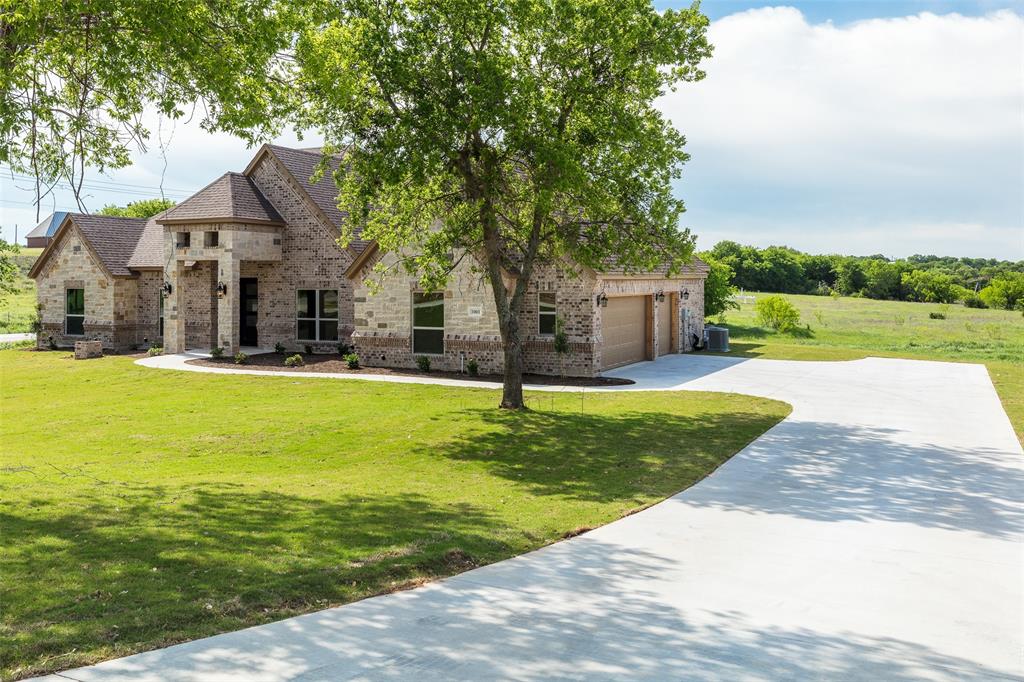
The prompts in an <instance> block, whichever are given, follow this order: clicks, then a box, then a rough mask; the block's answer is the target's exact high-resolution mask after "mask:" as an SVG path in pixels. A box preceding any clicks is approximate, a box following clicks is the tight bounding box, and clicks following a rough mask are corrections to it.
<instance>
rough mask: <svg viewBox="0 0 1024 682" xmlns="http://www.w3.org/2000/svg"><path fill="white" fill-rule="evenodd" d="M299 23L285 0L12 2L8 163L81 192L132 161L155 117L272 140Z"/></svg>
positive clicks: (3, 106) (2, 60)
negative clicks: (91, 177) (91, 172)
mask: <svg viewBox="0 0 1024 682" xmlns="http://www.w3.org/2000/svg"><path fill="white" fill-rule="evenodd" d="M298 18H299V15H298V14H296V13H295V12H293V11H292V10H291V9H290V8H289V6H288V5H286V4H280V5H279V4H278V2H277V0H217V1H216V2H209V1H204V0H147V1H145V2H136V1H134V0H62V1H61V2H52V1H51V0H0V162H2V163H6V164H9V165H10V166H11V167H12V168H13V169H14V170H16V171H19V172H29V173H32V174H34V175H36V176H37V177H39V178H40V180H41V182H42V183H43V185H44V186H47V185H52V184H53V183H54V182H56V181H60V180H63V181H66V182H69V183H71V184H72V185H74V184H75V183H76V180H78V179H81V177H82V174H83V173H84V169H85V167H94V168H97V169H99V170H103V169H105V168H119V167H122V166H126V165H128V163H129V162H130V157H129V151H130V148H131V147H132V146H133V145H137V146H143V145H144V144H145V142H146V140H147V139H148V138H149V135H150V131H149V130H147V129H146V128H145V127H144V126H143V124H142V120H141V118H142V115H143V112H144V111H147V110H148V109H152V110H155V111H157V112H160V113H161V114H162V115H164V116H168V117H171V118H178V117H180V116H183V115H185V114H189V115H192V114H193V113H195V114H196V115H198V116H201V117H202V119H201V120H202V123H203V126H204V127H206V128H207V129H211V130H212V129H219V130H227V131H230V132H233V133H235V134H238V135H241V136H242V137H243V138H245V139H247V140H249V141H255V140H259V139H265V138H267V137H269V136H271V135H272V134H274V133H275V132H276V131H277V129H278V126H279V125H280V122H281V120H282V118H283V117H284V115H285V114H286V112H287V107H288V106H289V105H290V103H289V99H288V97H287V94H288V92H287V87H286V85H287V83H286V80H287V72H288V69H289V64H290V61H289V58H288V57H287V55H285V54H284V50H286V49H287V48H288V47H289V46H290V45H291V41H292V37H293V36H294V34H295V31H296V29H297V26H298V25H297V23H296V21H297V20H298Z"/></svg>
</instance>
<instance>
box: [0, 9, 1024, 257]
mask: <svg viewBox="0 0 1024 682" xmlns="http://www.w3.org/2000/svg"><path fill="white" fill-rule="evenodd" d="M657 4H658V6H659V7H670V6H679V5H680V4H681V3H676V2H662V1H660V0H659V1H658V2H657ZM687 4H688V3H687ZM702 8H703V10H704V11H705V12H706V13H707V14H708V16H709V17H710V18H711V19H712V25H711V28H710V31H709V36H710V39H711V41H712V43H713V44H714V45H715V55H714V57H713V58H712V59H711V60H710V61H709V62H708V63H707V65H706V70H707V72H708V77H707V79H705V80H704V81H702V82H700V83H696V84H684V85H683V86H682V87H680V88H679V90H678V91H677V92H675V93H672V94H670V95H668V96H666V97H665V98H663V99H662V100H661V101H660V102H659V106H660V108H661V109H662V110H663V112H664V113H665V115H666V116H667V117H669V118H670V119H671V120H672V121H673V122H674V123H675V124H676V126H677V127H678V128H679V129H680V130H681V131H682V132H683V133H684V134H685V135H686V137H687V140H688V144H687V150H688V152H689V153H690V154H691V160H690V162H689V163H688V164H687V166H686V168H685V171H684V177H683V179H682V180H681V181H680V182H679V183H678V185H677V186H676V188H675V189H676V192H677V194H678V195H679V196H680V197H682V198H683V199H684V200H685V201H686V204H687V207H688V211H687V213H686V215H685V216H684V219H683V221H682V224H683V225H684V226H686V227H689V228H690V229H691V230H692V231H693V232H695V233H696V234H697V235H698V238H699V247H700V248H710V247H711V246H712V245H714V243H715V242H717V241H718V240H720V239H734V240H736V241H740V242H743V243H750V244H756V245H759V246H767V245H770V244H786V245H789V246H792V247H795V248H800V249H803V250H807V251H811V252H817V253H825V252H839V253H852V254H872V253H882V254H886V255H890V256H906V255H910V254H913V253H934V254H940V255H958V256H960V255H962V256H976V257H994V258H1007V259H1013V260H1024V198H1022V192H1024V189H1022V188H1024V92H1022V90H1024V61H1022V59H1021V54H1022V52H1024V3H1022V2H995V1H990V0H984V1H975V2H935V1H933V0H921V1H918V2H903V1H892V2H884V1H882V2H879V1H876V0H863V1H859V2H835V1H832V0H823V1H816V2H788V3H776V4H772V3H765V2H751V1H749V0H706V1H705V2H704V3H703V4H702ZM151 128H152V129H153V131H154V135H153V139H152V140H151V144H150V149H149V151H148V152H146V153H137V154H136V155H135V159H136V164H135V165H134V166H132V167H131V168H127V169H123V170H120V171H116V172H115V173H113V174H112V175H111V176H107V177H105V176H99V175H95V176H93V177H91V178H90V180H89V182H88V183H87V187H88V193H89V197H88V207H89V208H90V209H97V208H100V207H101V206H103V205H104V204H106V203H125V202H126V201H131V200H134V199H138V198H141V197H142V196H146V195H150V194H155V193H156V190H155V188H156V187H157V186H158V185H159V184H160V182H161V176H163V186H164V188H165V190H170V191H168V192H167V193H168V196H170V197H171V198H176V199H180V198H184V197H185V196H187V195H188V193H190V192H193V191H195V190H197V189H199V188H200V187H202V186H203V185H205V184H206V183H208V182H209V181H211V180H213V179H214V178H216V177H217V176H219V175H220V174H222V173H223V172H225V171H227V170H241V169H242V168H244V167H245V165H246V162H247V161H248V159H249V158H250V157H251V155H252V153H253V151H252V150H249V149H246V147H245V145H244V143H242V142H240V141H238V140H236V139H234V138H232V137H230V136H226V135H209V134H207V133H205V132H203V131H201V130H199V129H198V126H196V125H185V124H183V123H180V122H179V123H175V124H172V123H169V122H166V121H165V122H163V123H162V124H160V126H159V133H160V135H159V136H158V135H157V130H158V125H157V122H156V120H154V121H153V122H152V124H151ZM158 137H162V138H163V139H164V141H165V142H166V141H168V140H169V144H168V152H167V157H166V161H167V169H166V173H164V170H163V167H164V157H163V156H162V155H161V154H160V153H159V151H158V149H159V144H158ZM296 141H297V138H296V136H295V135H294V134H290V135H287V136H284V137H282V138H281V139H280V140H279V142H280V143H282V144H289V143H292V142H296ZM316 143H317V138H316V136H315V135H313V136H307V137H306V140H305V141H304V142H303V143H302V144H303V146H311V145H313V144H316ZM28 185H29V183H28V182H25V181H24V180H18V179H15V180H12V179H11V178H10V177H9V176H8V175H5V174H2V173H0V227H2V231H3V235H4V237H5V238H7V239H11V238H13V235H14V224H15V223H17V224H19V233H20V234H21V235H24V234H25V232H26V231H27V230H28V229H30V228H31V226H33V225H34V224H35V210H34V209H33V208H32V207H31V206H30V205H29V204H30V202H31V201H32V198H33V195H32V193H31V192H30V191H29V190H28V189H27V187H28ZM66 208H73V201H72V199H71V197H70V194H69V193H67V192H64V193H59V194H58V195H57V196H56V197H54V198H52V199H51V200H49V202H48V203H46V204H44V209H45V210H44V213H48V212H49V211H50V210H52V209H66Z"/></svg>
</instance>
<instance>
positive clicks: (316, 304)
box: [295, 289, 338, 341]
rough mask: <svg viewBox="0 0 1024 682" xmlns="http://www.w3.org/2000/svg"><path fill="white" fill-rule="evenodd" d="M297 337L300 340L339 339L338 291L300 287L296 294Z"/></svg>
mask: <svg viewBox="0 0 1024 682" xmlns="http://www.w3.org/2000/svg"><path fill="white" fill-rule="evenodd" d="M295 318H296V325H295V327H296V338H297V339H298V340H299V341H337V340H338V292H337V290H335V289H299V290H298V291H297V294H296V313H295Z"/></svg>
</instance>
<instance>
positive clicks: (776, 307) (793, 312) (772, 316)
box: [754, 296, 800, 332]
mask: <svg viewBox="0 0 1024 682" xmlns="http://www.w3.org/2000/svg"><path fill="white" fill-rule="evenodd" d="M754 310H756V311H757V319H758V320H759V321H760V323H761V324H762V325H763V326H765V327H770V328H772V329H774V330H776V331H780V332H788V331H792V330H794V329H796V327H797V325H799V324H800V312H799V311H798V310H797V309H796V308H795V307H794V306H793V304H792V303H790V302H789V301H787V300H786V299H784V298H783V297H782V296H765V297H764V298H759V299H758V300H757V303H755V304H754Z"/></svg>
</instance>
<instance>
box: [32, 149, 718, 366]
mask: <svg viewBox="0 0 1024 682" xmlns="http://www.w3.org/2000/svg"><path fill="white" fill-rule="evenodd" d="M321 158H322V157H321V154H320V153H319V151H317V150H303V149H290V148H286V147H279V146H272V145H265V146H264V147H262V148H261V149H260V150H259V151H258V152H257V153H256V155H255V157H254V158H253V159H252V161H251V162H250V163H249V165H248V166H247V167H246V169H245V170H244V171H243V172H241V173H226V174H224V175H222V176H221V177H219V178H218V179H217V180H215V181H214V182H212V183H210V184H209V185H207V186H206V187H205V188H203V189H201V190H200V191H199V192H197V193H196V194H195V195H193V196H192V197H190V198H189V199H187V200H185V201H183V202H182V203H180V204H178V205H177V206H175V207H173V208H171V209H169V210H167V211H164V212H163V213H160V214H158V215H156V216H154V217H152V218H150V219H148V220H146V219H137V218H112V217H104V216H93V215H84V214H78V213H71V214H68V215H67V216H65V217H64V219H63V220H62V221H61V223H60V225H59V227H58V228H57V229H56V231H55V232H54V234H53V237H52V239H51V242H50V244H49V245H48V246H47V248H46V249H45V251H44V252H43V253H42V255H41V256H40V257H39V259H38V260H37V261H36V264H35V265H34V266H33V268H32V271H31V272H30V273H29V274H30V276H31V277H33V278H34V279H35V280H36V282H37V289H38V297H39V304H40V315H41V330H42V331H41V333H40V334H39V338H38V343H39V345H40V346H43V347H45V346H46V345H48V344H49V343H51V342H52V343H55V344H57V345H59V346H67V345H71V344H72V343H73V342H74V341H76V340H81V339H83V338H88V339H98V340H101V341H103V344H104V346H105V347H107V348H110V349H114V350H126V349H129V348H137V347H145V346H151V345H163V346H164V348H165V350H166V351H167V352H181V351H184V350H186V349H189V348H197V349H199V348H211V347H214V346H220V347H223V348H224V349H225V350H227V351H228V352H230V353H233V352H235V351H236V350H237V349H238V348H240V347H253V348H263V349H270V348H273V347H274V346H275V345H276V344H278V343H280V344H283V345H284V346H285V347H286V348H287V349H289V350H302V349H304V348H305V347H307V346H311V347H312V348H314V349H315V350H317V351H321V352H335V351H336V348H337V346H338V344H339V343H347V344H350V345H351V346H352V347H353V348H354V351H355V352H357V353H359V355H360V359H361V361H362V363H363V364H364V365H367V366H387V367H409V368H411V367H415V366H416V358H417V356H419V355H429V356H431V359H432V364H433V366H434V367H436V368H438V369H453V370H454V369H460V368H462V367H463V366H464V365H465V363H466V362H468V361H469V360H470V359H473V360H476V361H477V363H478V364H479V366H480V369H481V371H482V372H485V373H490V372H499V371H500V370H501V367H502V353H501V343H500V336H499V333H498V323H497V314H496V312H495V307H494V302H493V298H492V296H491V293H490V289H489V286H488V285H487V284H486V282H485V281H484V280H483V278H482V277H481V276H480V274H479V273H478V272H477V271H476V270H475V268H474V267H473V265H472V264H471V263H470V262H469V261H470V259H466V260H465V261H464V264H463V265H460V267H459V268H458V269H457V270H456V272H455V273H454V276H453V277H452V279H451V282H450V283H449V285H448V287H447V288H446V290H445V291H444V292H435V293H431V292H423V291H421V290H420V289H419V288H418V287H417V284H416V280H415V278H412V277H407V276H399V275H391V276H389V277H387V278H385V279H384V280H383V282H381V283H380V286H379V287H377V288H373V289H371V288H370V287H368V286H367V285H366V283H365V281H364V280H365V279H366V277H367V276H368V275H369V268H371V267H372V266H373V264H375V263H376V262H378V261H379V260H381V259H385V260H386V259H389V258H393V256H392V255H390V254H386V253H382V252H380V251H379V250H378V249H377V247H376V245H375V244H374V243H371V242H367V241H364V240H361V239H358V235H357V239H355V240H354V241H353V242H352V243H351V244H349V246H348V247H347V248H344V249H343V248H341V247H340V246H338V244H337V238H338V236H339V226H340V225H341V221H342V220H344V218H345V216H344V215H343V214H342V213H341V212H340V211H339V210H338V208H337V205H336V202H335V195H336V188H335V187H334V184H333V181H332V180H331V179H330V177H324V178H323V179H321V180H320V181H319V182H317V183H312V182H310V177H311V176H312V175H313V172H314V170H315V168H316V166H317V164H318V163H319V162H320V160H321ZM706 276H707V267H706V266H705V265H704V264H703V263H701V262H700V261H695V262H694V263H693V265H692V266H691V267H688V268H686V269H684V271H683V272H682V273H679V274H677V275H674V276H672V277H669V276H668V275H667V273H665V272H651V273H647V274H643V275H637V274H627V273H625V272H622V271H621V270H615V269H609V270H608V271H606V272H594V271H590V270H584V271H583V272H580V273H578V274H577V275H572V274H570V273H568V272H566V271H563V270H560V269H558V268H554V267H550V266H547V267H542V268H539V269H538V270H537V272H536V274H535V283H534V285H533V291H531V292H530V294H529V296H528V299H527V300H528V303H527V306H526V310H525V311H524V313H523V315H524V319H523V320H522V321H521V328H522V330H523V334H524V338H525V340H526V343H525V347H526V357H525V369H526V371H527V372H536V373H544V374H553V373H560V372H564V373H565V374H567V375H578V376H593V375H596V374H599V373H600V372H601V371H602V370H604V369H609V368H611V367H616V366H619V365H624V364H628V363H630V362H636V361H639V360H644V359H652V358H655V357H658V356H660V355H665V354H667V353H677V352H684V351H687V350H690V349H691V348H692V339H693V338H694V336H695V335H698V336H699V335H700V334H701V332H702V330H703V326H704V315H703V307H704V279H705V277H706ZM556 318H561V319H562V320H563V321H564V323H565V331H566V333H567V335H568V338H569V342H570V352H569V353H568V354H567V355H566V356H564V357H562V358H559V357H558V355H557V354H556V353H555V352H554V348H553V346H554V326H555V319H556Z"/></svg>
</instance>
